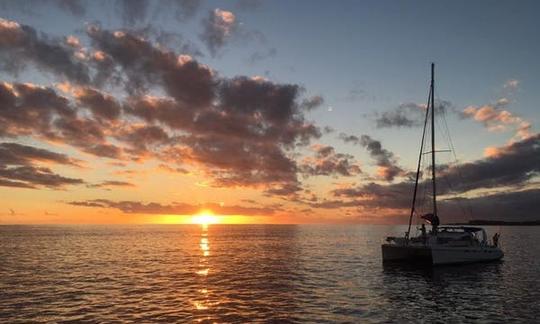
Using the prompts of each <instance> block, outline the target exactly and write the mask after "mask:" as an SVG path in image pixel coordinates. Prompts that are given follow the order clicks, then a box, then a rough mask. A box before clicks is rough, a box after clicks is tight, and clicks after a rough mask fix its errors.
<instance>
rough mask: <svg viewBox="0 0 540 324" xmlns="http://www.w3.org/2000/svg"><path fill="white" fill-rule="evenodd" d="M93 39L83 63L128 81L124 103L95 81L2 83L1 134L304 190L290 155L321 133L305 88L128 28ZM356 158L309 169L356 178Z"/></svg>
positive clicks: (228, 182) (92, 33) (241, 182)
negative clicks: (209, 60) (212, 63)
mask: <svg viewBox="0 0 540 324" xmlns="http://www.w3.org/2000/svg"><path fill="white" fill-rule="evenodd" d="M87 34H88V37H89V38H90V40H91V45H92V47H90V48H88V49H87V57H88V60H86V61H85V62H86V64H88V66H89V67H91V69H92V70H97V71H96V73H95V75H96V77H95V78H94V79H96V78H99V79H100V83H107V82H110V83H111V85H115V84H118V82H120V83H121V84H124V85H125V89H126V91H127V94H128V96H127V97H126V99H125V101H124V102H119V101H118V100H115V99H114V98H113V97H112V96H110V95H108V94H106V93H105V92H103V91H101V90H99V89H98V88H96V87H95V85H94V86H90V85H77V84H69V83H63V84H60V85H59V86H58V87H59V89H61V90H62V91H64V92H66V93H68V94H71V95H72V97H73V99H74V100H70V99H68V98H66V97H63V96H60V95H58V94H57V93H56V92H55V90H54V89H51V88H43V87H36V86H33V85H27V84H2V85H0V102H2V105H1V106H0V109H1V110H0V119H1V120H2V121H3V122H5V124H6V125H8V126H7V127H6V128H4V129H2V130H1V132H2V133H1V135H2V136H11V137H17V136H25V135H30V136H34V137H36V138H39V139H45V140H48V141H53V142H58V143H65V144H69V145H71V146H74V147H76V148H78V149H79V150H81V151H83V152H86V153H89V154H93V155H96V156H99V157H107V158H111V159H120V160H126V159H127V158H131V159H134V160H141V159H142V158H143V157H148V158H157V159H158V160H161V161H160V162H162V163H166V164H170V165H175V166H177V167H182V166H183V165H196V166H197V167H199V168H200V169H201V170H202V172H203V173H204V174H206V175H208V176H210V177H212V179H213V184H214V185H218V186H253V187H262V188H263V189H265V190H283V189H284V188H285V189H289V188H291V186H298V185H299V181H298V179H297V174H298V172H299V168H298V165H297V162H296V161H295V157H294V154H293V153H294V150H295V149H296V148H297V147H298V146H305V145H308V144H309V143H310V141H311V140H312V139H315V138H319V137H320V136H321V131H320V130H319V128H318V127H316V126H315V125H314V124H313V123H311V122H308V121H306V120H305V116H304V113H305V111H306V110H308V109H311V108H314V107H315V106H317V105H320V104H321V103H322V98H321V97H318V96H315V97H312V98H306V99H304V98H303V92H304V90H303V88H302V87H300V86H298V85H295V84H280V83H275V82H271V81H268V80H265V79H263V78H260V77H253V78H249V77H245V76H238V77H234V78H224V77H219V75H217V73H216V72H215V71H213V70H212V69H210V68H209V67H208V66H206V65H203V64H201V63H199V62H198V61H197V60H195V59H194V58H193V57H191V56H188V55H177V54H176V53H175V52H173V51H170V50H167V49H164V48H162V47H160V46H159V45H157V44H155V43H153V42H151V41H150V40H148V39H146V38H145V37H142V36H139V35H136V34H132V33H130V32H128V31H126V30H124V31H114V32H113V31H108V30H103V29H101V28H100V27H98V26H94V25H92V26H89V27H88V28H87ZM68 43H70V44H72V45H70V46H74V47H78V46H80V45H79V44H78V40H75V39H70V40H69V42H68ZM111 71H113V72H111ZM98 76H99V77H98ZM148 90H156V91H157V92H158V93H163V94H164V95H165V96H162V97H156V96H152V95H149V94H148ZM351 161H352V160H351V157H350V156H347V155H343V154H335V155H334V156H333V157H332V158H328V159H327V161H325V162H324V163H323V164H322V165H321V166H320V168H319V169H316V170H312V171H311V173H313V174H319V175H326V174H332V175H339V174H344V175H352V174H353V173H357V172H358V170H359V169H357V166H355V165H353V164H352V162H351ZM329 168H334V170H335V171H331V170H330V169H329Z"/></svg>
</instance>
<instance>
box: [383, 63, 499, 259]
mask: <svg viewBox="0 0 540 324" xmlns="http://www.w3.org/2000/svg"><path fill="white" fill-rule="evenodd" d="M430 116H431V120H430V121H431V127H430V128H431V152H424V146H425V145H424V139H425V136H426V127H427V126H428V120H429V117H430ZM435 153H436V150H435V65H434V64H431V85H430V89H429V96H428V104H427V109H426V115H425V120H424V131H423V134H422V144H421V145H420V155H419V158H418V167H417V171H416V180H415V185H414V192H413V198H412V207H411V213H410V217H409V227H408V229H407V232H406V233H405V235H404V236H403V237H387V238H386V243H385V244H383V245H382V257H383V262H390V261H398V262H409V263H424V264H425V263H427V264H432V265H442V264H458V263H473V262H482V261H494V260H499V259H501V258H502V257H503V256H504V253H503V252H502V250H501V249H500V248H499V246H498V237H499V234H498V233H496V234H495V236H494V237H493V241H492V242H489V241H488V238H487V235H486V231H485V230H484V229H483V228H481V227H472V226H439V223H440V220H439V216H438V211H437V183H436V172H435V171H436V170H435V169H436V168H435ZM426 154H430V155H431V190H432V211H431V212H430V213H426V214H424V215H421V216H420V217H421V218H422V219H424V220H425V221H427V222H428V223H429V224H431V230H430V231H429V232H428V231H427V230H426V227H425V225H424V224H422V226H421V228H420V233H419V235H417V236H415V237H411V235H410V234H411V224H412V219H413V216H415V215H417V216H419V215H418V214H417V213H416V204H417V194H418V180H419V176H420V174H421V165H422V164H421V161H422V157H423V156H424V155H426Z"/></svg>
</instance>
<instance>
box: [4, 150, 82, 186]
mask: <svg viewBox="0 0 540 324" xmlns="http://www.w3.org/2000/svg"><path fill="white" fill-rule="evenodd" d="M79 162H80V161H78V160H75V159H71V158H70V157H68V156H67V155H64V154H60V153H56V152H52V151H48V150H45V149H41V148H36V147H32V146H27V145H22V144H17V143H0V186H4V187H18V188H31V189H35V188H39V187H48V188H53V189H59V188H63V187H64V186H66V185H77V184H83V183H84V182H83V181H82V180H81V179H73V178H67V177H63V176H61V175H58V174H56V173H54V172H52V171H51V170H50V169H49V168H46V167H39V166H36V165H35V164H36V163H56V164H63V165H70V166H76V167H79Z"/></svg>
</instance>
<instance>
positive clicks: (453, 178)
mask: <svg viewBox="0 0 540 324" xmlns="http://www.w3.org/2000/svg"><path fill="white" fill-rule="evenodd" d="M487 152H488V154H489V155H488V157H486V158H484V159H480V160H477V161H473V162H469V163H463V164H458V165H450V166H445V165H443V166H441V168H440V170H438V172H439V173H440V176H439V178H440V179H441V182H443V183H446V182H449V183H451V184H452V186H451V188H448V189H447V191H448V192H453V193H460V192H466V191H469V190H474V189H481V188H497V187H504V186H514V185H519V184H523V183H526V182H527V181H529V180H530V179H532V178H534V177H535V176H538V175H540V134H535V135H533V136H531V137H529V138H526V139H524V140H521V141H517V142H514V143H511V144H508V145H505V146H503V147H500V148H490V149H488V150H487Z"/></svg>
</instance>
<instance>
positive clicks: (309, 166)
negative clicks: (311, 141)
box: [300, 145, 362, 177]
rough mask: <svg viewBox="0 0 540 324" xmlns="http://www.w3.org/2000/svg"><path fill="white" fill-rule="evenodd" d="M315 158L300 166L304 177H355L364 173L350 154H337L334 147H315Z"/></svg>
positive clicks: (305, 160) (310, 158)
mask: <svg viewBox="0 0 540 324" xmlns="http://www.w3.org/2000/svg"><path fill="white" fill-rule="evenodd" d="M313 149H314V151H315V156H314V157H308V158H305V159H304V161H302V163H301V164H300V170H301V172H302V173H303V174H304V175H308V176H317V175H326V176H330V175H331V176H345V177H349V176H353V175H357V174H359V173H361V172H362V170H361V169H360V166H358V164H356V162H355V161H354V157H353V156H352V155H350V154H343V153H336V152H335V150H334V148H333V147H332V146H323V145H316V146H314V148H313Z"/></svg>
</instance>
